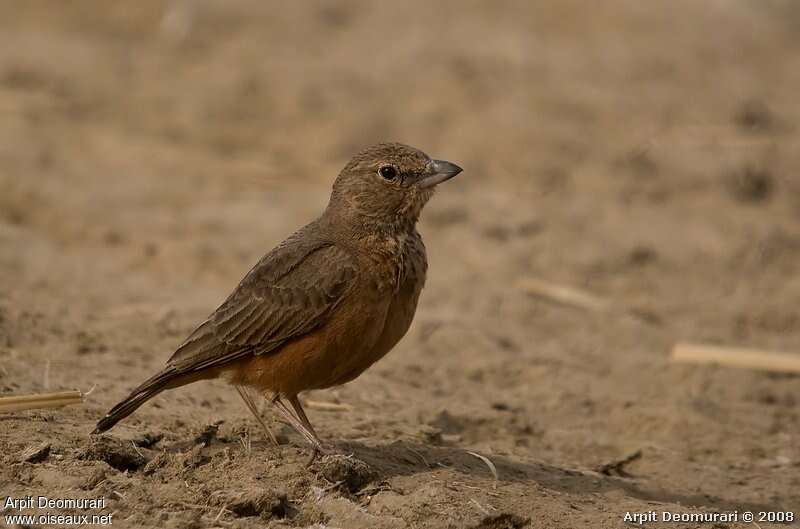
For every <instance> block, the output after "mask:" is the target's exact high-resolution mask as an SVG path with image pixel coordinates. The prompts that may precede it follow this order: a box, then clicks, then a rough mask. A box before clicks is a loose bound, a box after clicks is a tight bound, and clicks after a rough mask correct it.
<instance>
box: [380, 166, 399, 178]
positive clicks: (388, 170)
mask: <svg viewBox="0 0 800 529" xmlns="http://www.w3.org/2000/svg"><path fill="white" fill-rule="evenodd" d="M378 174H379V175H381V176H382V177H383V178H385V179H387V180H394V179H395V178H396V177H397V169H395V168H394V167H392V166H391V165H384V166H383V167H381V168H380V169H378Z"/></svg>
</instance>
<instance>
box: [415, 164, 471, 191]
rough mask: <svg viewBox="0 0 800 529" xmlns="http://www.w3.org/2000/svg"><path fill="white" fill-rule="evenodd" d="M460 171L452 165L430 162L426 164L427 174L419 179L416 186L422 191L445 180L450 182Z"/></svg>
mask: <svg viewBox="0 0 800 529" xmlns="http://www.w3.org/2000/svg"><path fill="white" fill-rule="evenodd" d="M461 171H462V169H461V168H460V167H459V166H457V165H456V164H454V163H450V162H446V161H444V160H431V161H430V163H429V164H428V174H427V175H425V176H423V177H422V179H420V181H419V183H418V185H419V187H421V188H423V189H425V188H426V187H433V186H435V185H437V184H441V183H442V182H444V181H445V180H450V179H451V178H453V177H454V176H455V175H457V174H458V173H460V172H461Z"/></svg>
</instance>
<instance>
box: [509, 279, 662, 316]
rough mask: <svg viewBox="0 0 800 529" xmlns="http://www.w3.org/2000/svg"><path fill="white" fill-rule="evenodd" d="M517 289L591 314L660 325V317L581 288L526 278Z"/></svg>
mask: <svg viewBox="0 0 800 529" xmlns="http://www.w3.org/2000/svg"><path fill="white" fill-rule="evenodd" d="M517 288H519V289H520V290H522V291H523V292H525V293H526V294H530V295H532V296H536V297H538V298H542V299H544V300H546V301H550V302H552V303H557V304H559V305H565V306H568V307H575V308H579V309H583V310H587V311H591V312H605V313H616V314H622V315H624V316H629V317H632V318H635V319H637V320H639V321H643V322H645V323H651V324H653V323H658V322H659V318H658V315H656V314H652V313H649V312H646V311H643V310H638V309H636V308H631V307H626V306H624V305H620V304H618V303H615V302H613V301H611V300H610V299H606V298H603V297H600V296H597V295H595V294H592V293H590V292H586V291H585V290H581V289H579V288H575V287H571V286H567V285H558V284H555V283H550V282H548V281H545V280H542V279H537V278H535V277H526V278H523V279H521V280H520V281H519V282H518V283H517Z"/></svg>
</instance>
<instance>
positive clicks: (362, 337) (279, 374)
mask: <svg viewBox="0 0 800 529" xmlns="http://www.w3.org/2000/svg"><path fill="white" fill-rule="evenodd" d="M387 305H388V303H386V302H384V303H379V304H376V305H373V306H372V307H371V308H370V310H364V309H363V307H362V306H361V304H359V303H357V302H352V303H349V304H348V306H342V307H340V310H338V311H337V314H336V317H335V318H334V319H332V320H330V321H329V322H328V323H327V324H326V325H324V326H323V327H322V328H321V329H318V330H316V331H314V332H311V333H309V334H307V335H305V336H302V337H299V338H296V339H294V340H292V341H290V342H288V343H286V344H285V345H283V346H282V347H280V348H279V349H278V350H276V351H272V352H270V353H267V354H264V355H256V356H253V357H250V358H248V359H246V360H244V361H242V362H241V363H240V364H239V365H237V366H236V367H235V368H234V369H233V370H232V371H231V373H230V376H229V379H230V382H232V383H234V384H244V385H248V386H252V387H255V388H257V389H259V390H261V391H263V392H278V393H282V394H286V395H296V394H297V393H300V392H301V391H306V390H309V389H322V388H328V387H331V386H336V385H338V384H343V383H344V382H346V381H348V380H352V379H353V378H355V377H356V376H358V374H360V373H361V372H363V371H364V370H365V369H366V368H367V367H369V366H370V365H372V363H374V362H375V361H377V360H378V359H379V358H380V357H381V356H383V355H384V354H385V353H386V352H387V351H382V352H380V351H378V350H377V349H376V345H377V344H378V342H379V339H380V337H381V333H382V331H383V327H384V322H385V320H386V313H387V310H388V307H387Z"/></svg>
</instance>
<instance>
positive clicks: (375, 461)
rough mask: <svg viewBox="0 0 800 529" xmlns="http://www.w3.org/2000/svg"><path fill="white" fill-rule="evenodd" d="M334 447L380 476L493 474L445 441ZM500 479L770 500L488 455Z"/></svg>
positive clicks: (654, 498)
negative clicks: (447, 472) (673, 487)
mask: <svg viewBox="0 0 800 529" xmlns="http://www.w3.org/2000/svg"><path fill="white" fill-rule="evenodd" d="M336 448H337V449H338V450H340V451H342V452H344V453H351V454H353V456H354V457H356V458H358V459H361V460H362V461H364V462H365V463H367V464H368V465H370V466H372V467H373V468H374V469H376V470H377V471H378V472H379V473H380V477H381V478H382V479H389V478H392V477H395V476H409V475H414V474H422V473H426V472H432V471H434V470H436V469H440V468H448V469H451V470H453V471H456V472H459V473H462V474H465V475H469V476H472V477H484V478H487V479H494V477H493V476H492V474H491V472H490V469H489V467H488V465H487V464H486V463H485V462H483V461H482V460H481V459H480V458H478V457H475V456H474V455H473V454H471V453H470V452H469V451H467V450H465V449H462V448H457V447H446V446H432V445H426V444H420V443H415V442H411V441H395V442H392V443H389V444H385V445H377V446H368V445H365V444H362V443H357V442H339V443H337V444H336ZM488 458H489V459H490V461H491V462H492V463H493V464H494V466H495V467H496V470H497V479H498V480H499V481H500V482H505V483H510V482H526V481H535V482H536V483H538V484H539V485H541V486H542V487H545V488H547V489H550V490H554V491H558V492H564V493H569V494H586V495H588V494H603V493H607V492H610V491H613V490H621V491H623V492H624V493H625V494H626V495H627V496H630V497H632V498H637V499H640V500H644V501H647V502H652V503H663V504H679V505H682V506H692V507H707V508H710V509H714V510H717V511H734V510H740V511H741V510H749V511H754V512H757V511H770V510H776V507H777V506H775V505H765V504H759V503H753V502H740V501H736V500H734V499H730V498H719V497H715V496H713V495H710V494H704V493H697V494H687V493H683V492H676V491H670V490H667V489H664V488H661V487H659V486H658V485H654V484H649V483H646V482H643V481H642V480H640V479H635V478H626V477H618V476H609V475H605V474H602V473H599V472H595V471H592V470H581V469H567V468H560V467H557V466H554V465H549V464H547V463H542V462H523V461H517V460H514V459H510V458H508V457H505V456H497V455H490V456H488Z"/></svg>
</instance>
